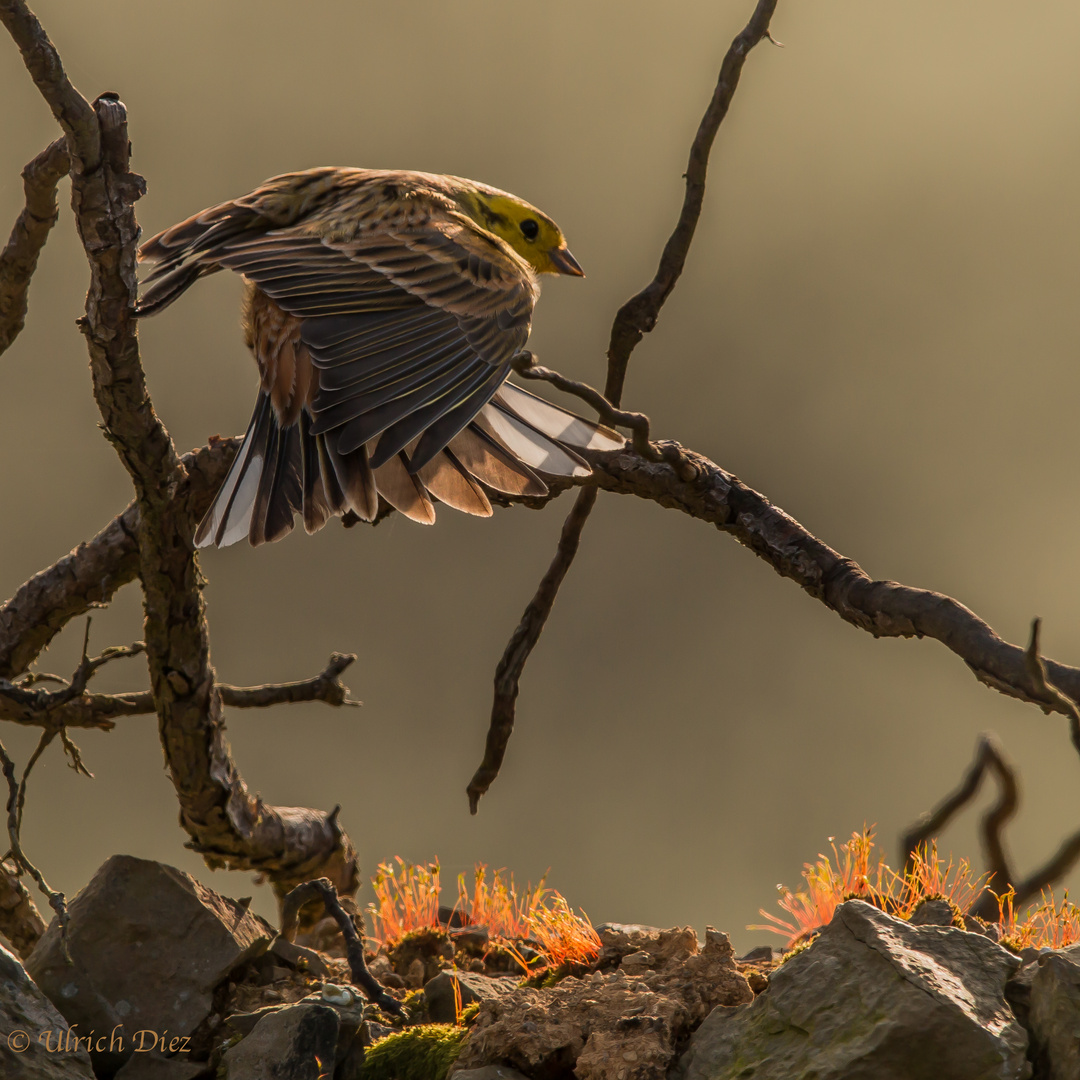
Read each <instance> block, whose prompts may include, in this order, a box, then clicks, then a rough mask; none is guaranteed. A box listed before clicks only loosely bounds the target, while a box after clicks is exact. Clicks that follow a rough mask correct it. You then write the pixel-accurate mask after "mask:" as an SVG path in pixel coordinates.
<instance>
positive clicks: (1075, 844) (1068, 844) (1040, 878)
mask: <svg viewBox="0 0 1080 1080" xmlns="http://www.w3.org/2000/svg"><path fill="white" fill-rule="evenodd" d="M1078 861H1080V831H1077V832H1075V833H1073V834H1072V835H1071V836H1070V837H1068V839H1066V840H1063V841H1062V843H1061V846H1060V847H1059V848H1058V849H1057V851H1055V852H1054V854H1053V855H1052V856H1051V857H1050V858H1049V859H1048V860H1047V861H1046V862H1045V863H1044V864H1043V865H1042V866H1040V867H1039V869H1038V870H1034V871H1032V873H1031V874H1029V875H1028V876H1027V877H1026V878H1024V880H1023V881H1021V882H1020V884H1019V885H1017V886H1016V896H1015V897H1014V899H1013V902H1014V903H1016V904H1023V903H1026V902H1027V901H1028V900H1030V899H1031V898H1032V897H1033V896H1037V895H1038V894H1039V893H1041V892H1042V891H1043V889H1046V888H1049V887H1050V886H1052V885H1055V884H1056V883H1057V882H1059V881H1060V880H1061V879H1062V878H1063V877H1064V876H1065V875H1066V874H1067V873H1069V871H1070V870H1072V868H1073V867H1074V866H1075V865H1076V864H1077V862H1078ZM995 906H996V905H995ZM976 914H981V912H976ZM983 917H984V918H985V917H986V916H983Z"/></svg>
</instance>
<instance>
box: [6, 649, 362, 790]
mask: <svg viewBox="0 0 1080 1080" xmlns="http://www.w3.org/2000/svg"><path fill="white" fill-rule="evenodd" d="M138 644H139V645H141V644H142V643H141V642H139V643H138ZM140 651H141V650H140ZM121 654H123V655H134V654H133V653H128V652H126V650H108V651H107V653H106V654H105V655H104V658H105V659H115V658H117V657H118V656H120V655H121ZM96 659H98V660H100V659H102V657H98V658H96ZM355 660H356V656H355V655H354V654H352V653H333V654H332V655H331V657H330V662H329V663H328V664H327V666H326V668H325V669H324V670H323V671H321V672H320V673H319V674H318V675H315V676H313V677H312V678H310V679H299V680H297V681H296V682H287V683H265V684H264V685H262V686H229V685H228V684H227V683H218V684H217V690H218V693H219V694H220V695H221V702H222V704H223V705H227V706H229V707H230V708H233V709H265V708H268V707H269V706H271V705H295V704H298V703H299V702H305V701H321V702H323V703H324V704H326V705H331V706H334V707H339V706H351V707H358V706H360V705H361V704H362V703H361V702H359V701H357V700H355V699H354V698H352V697H350V695H349V688H348V686H346V685H345V683H343V682H342V681H341V674H342V672H344V671H345V669H346V668H347V667H348V666H349V665H350V664H352V663H353V661H355ZM91 663H93V661H91ZM49 679H50V681H54V680H55V681H57V682H60V683H61V684H62V685H63V687H64V690H62V691H55V692H54V693H52V694H51V695H50V694H45V693H43V692H42V691H40V690H39V691H32V690H30V689H28V688H29V687H30V686H32V685H33V684H34V682H35V681H37V680H35V679H33V678H31V677H24V678H22V679H20V680H19V681H18V682H17V683H11V682H8V681H7V680H6V679H0V720H10V721H12V722H14V723H17V724H22V725H24V726H27V727H44V728H47V729H48V730H50V731H54V732H55V731H59V732H61V735H62V738H63V740H64V749H65V750H66V751H67V753H68V755H69V757H70V758H71V764H72V768H74V769H76V770H77V771H79V772H83V773H84V775H89V774H88V773H86V772H85V768H84V766H83V765H82V761H81V758H79V756H78V747H76V746H75V744H74V743H72V742H71V740H70V738H69V737H68V736H67V734H66V729H67V728H94V729H97V730H99V731H111V730H112V729H113V727H115V726H116V725H115V723H114V721H115V720H116V719H117V718H118V717H123V716H146V715H148V714H150V713H152V712H154V711H155V707H154V695H153V694H151V693H150V691H149V690H143V691H138V692H130V693H124V694H90V693H87V692H86V691H85V690H84V691H83V693H81V694H79V695H77V696H76V697H73V698H70V699H69V700H64V699H65V698H68V697H69V690H70V684H69V682H68V680H66V679H59V678H58V677H57V676H50V677H49Z"/></svg>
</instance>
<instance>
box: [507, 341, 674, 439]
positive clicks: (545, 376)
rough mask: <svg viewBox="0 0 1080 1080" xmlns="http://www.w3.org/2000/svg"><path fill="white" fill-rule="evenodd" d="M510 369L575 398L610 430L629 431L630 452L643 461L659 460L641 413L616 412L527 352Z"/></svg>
mask: <svg viewBox="0 0 1080 1080" xmlns="http://www.w3.org/2000/svg"><path fill="white" fill-rule="evenodd" d="M513 368H514V371H516V372H517V373H518V374H519V375H520V376H521V377H522V378H524V379H538V380H540V381H542V382H546V383H550V384H551V385H552V386H554V387H555V389H556V390H561V391H562V392H563V393H564V394H573V395H574V396H575V397H579V398H581V400H582V401H584V402H585V403H586V404H587V405H588V406H589V408H591V409H593V410H594V411H595V412H596V414H597V416H599V417H600V419H601V421H603V423H605V424H608V425H609V426H611V427H623V428H629V429H630V431H632V432H633V436H634V437H633V446H634V450H635V451H637V453H639V454H640V455H641V456H642V457H643V458H645V460H646V461H660V460H661V458H660V454H659V452H658V451H657V449H656V447H655V446H653V445H652V443H651V442H649V418H648V417H647V416H646V415H645V414H644V413H637V412H626V411H624V410H623V409H617V408H616V407H615V406H614V405H612V404H611V402H610V401H608V399H607V398H606V397H604V395H603V394H601V393H600V391H599V390H595V389H593V387H591V386H589V384H588V383H583V382H578V381H577V380H576V379H568V378H567V377H566V376H565V375H562V374H560V373H559V372H558V371H553V370H552V369H551V368H546V367H540V365H539V364H537V363H536V354H535V353H532V352H530V351H529V350H528V349H522V351H521V352H519V353H518V354H517V355H516V356H515V357H514V360H513Z"/></svg>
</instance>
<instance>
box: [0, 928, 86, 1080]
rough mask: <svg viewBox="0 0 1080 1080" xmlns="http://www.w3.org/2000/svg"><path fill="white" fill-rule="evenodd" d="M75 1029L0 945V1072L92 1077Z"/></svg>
mask: <svg viewBox="0 0 1080 1080" xmlns="http://www.w3.org/2000/svg"><path fill="white" fill-rule="evenodd" d="M75 1034H77V1033H73V1032H71V1030H70V1029H69V1028H68V1024H67V1021H66V1020H65V1019H64V1018H63V1017H62V1016H61V1015H60V1014H59V1013H58V1012H57V1011H56V1009H55V1008H54V1007H53V1004H52V1002H50V1001H49V999H48V998H47V997H46V996H45V995H44V994H43V993H42V992H41V991H40V990H39V989H38V988H37V987H36V986H35V985H34V984H33V983H32V982H31V981H30V979H29V977H28V976H27V974H26V970H25V969H24V968H23V966H22V964H20V963H19V961H18V960H17V959H16V957H15V956H14V955H13V954H12V953H10V952H8V951H7V949H5V948H4V947H3V945H0V1076H2V1077H3V1078H4V1080H93V1076H94V1074H93V1072H92V1071H91V1069H90V1055H89V1054H87V1052H86V1050H85V1048H84V1046H83V1045H80V1044H79V1043H77V1042H76V1041H75ZM65 1046H70V1047H71V1049H65Z"/></svg>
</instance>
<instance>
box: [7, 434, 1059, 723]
mask: <svg viewBox="0 0 1080 1080" xmlns="http://www.w3.org/2000/svg"><path fill="white" fill-rule="evenodd" d="M237 441H238V440H229V441H225V440H221V441H218V442H216V443H215V444H214V445H212V446H209V447H205V448H204V449H203V450H201V451H199V452H198V453H197V454H196V455H194V458H195V460H197V461H199V462H200V467H201V468H203V469H204V470H205V472H206V475H208V476H214V475H220V476H223V475H224V472H225V470H226V469H227V467H228V463H229V461H231V459H232V455H233V454H234V453H235V447H236V442H237ZM656 446H657V449H658V450H659V451H660V455H661V460H660V461H647V460H645V459H643V458H641V457H640V456H639V455H637V454H636V453H634V451H633V449H632V448H631V447H629V446H628V447H625V448H623V449H621V450H612V451H606V452H603V453H592V452H588V451H586V456H587V457H588V458H589V462H590V464H591V465H592V468H593V473H592V476H590V477H588V478H585V479H582V480H575V481H570V480H566V479H554V478H553V479H552V480H551V481H550V482H549V486H550V488H551V492H550V494H549V495H548V496H546V497H544V498H543V499H537V498H534V497H531V496H529V497H526V498H523V499H520V500H516V501H520V502H523V503H527V504H528V505H530V506H533V507H539V506H543V505H545V504H546V503H547V502H550V501H551V500H552V499H554V498H555V497H557V496H558V495H559V494H561V493H562V492H563V491H565V490H566V489H567V488H568V487H574V486H593V485H595V486H598V487H600V488H602V489H603V490H605V491H610V492H612V493H614V494H617V495H626V496H629V497H632V498H638V499H644V500H646V501H648V502H654V503H656V504H657V505H659V506H663V507H665V508H667V509H669V510H675V511H677V512H679V513H682V514H686V515H687V516H688V517H692V518H696V519H697V520H699V521H703V522H706V523H708V524H710V525H712V526H714V527H715V528H717V529H719V530H720V531H721V532H725V533H727V534H728V535H730V536H732V537H734V538H735V539H736V540H738V542H739V543H740V544H742V545H743V546H745V547H747V548H749V549H750V550H751V551H752V552H753V553H754V554H755V555H757V556H758V557H759V558H761V559H763V560H764V561H765V562H767V563H768V564H769V565H770V566H771V567H772V568H773V569H774V570H775V571H776V572H777V573H778V574H779V575H780V576H781V577H785V578H789V579H790V580H792V581H794V582H795V583H796V584H797V585H798V586H799V587H800V588H802V589H803V590H805V591H806V592H807V593H808V594H809V595H810V596H812V597H814V599H816V600H819V601H821V603H823V604H825V606H826V607H828V608H830V609H831V610H832V611H834V612H836V614H838V615H839V616H840V618H842V619H843V620H844V621H845V622H847V623H850V624H851V625H852V626H855V627H857V628H858V629H860V630H865V631H866V632H867V633H870V634H873V635H874V636H875V637H929V638H934V639H935V640H937V641H940V642H941V643H942V644H943V645H945V646H946V648H948V649H949V650H950V651H951V652H953V653H955V654H956V655H957V656H958V657H960V659H962V660H963V661H964V662H965V663H966V664H967V665H968V667H969V668H970V669H971V671H972V672H973V673H974V674H975V676H976V678H978V679H979V680H980V681H981V682H983V683H985V684H986V685H987V686H991V687H993V688H994V689H995V690H999V691H1000V692H1001V693H1003V694H1008V695H1009V696H1011V697H1015V698H1019V699H1020V700H1022V701H1027V702H1031V703H1034V704H1036V705H1038V706H1039V707H1040V708H1041V709H1043V710H1044V711H1045V712H1048V713H1049V712H1060V713H1061V714H1062V715H1065V716H1068V715H1069V713H1068V710H1067V708H1066V707H1065V706H1064V705H1063V704H1062V703H1061V700H1060V698H1059V696H1058V694H1055V693H1047V692H1046V690H1045V689H1044V688H1043V687H1042V685H1041V684H1039V683H1037V682H1036V681H1035V680H1033V679H1032V678H1031V673H1030V665H1029V661H1028V659H1027V649H1025V648H1024V647H1023V646H1020V645H1013V644H1010V643H1009V642H1007V641H1004V640H1002V639H1001V638H1000V637H999V636H998V635H997V634H996V633H995V632H994V630H993V629H992V628H991V627H990V626H988V625H987V623H985V622H984V621H983V620H982V619H980V618H979V617H978V616H977V615H976V614H975V613H974V612H972V611H971V610H970V609H968V608H966V607H965V606H964V605H963V604H961V603H960V602H959V601H957V600H954V599H953V598H952V597H950V596H946V595H944V594H943V593H938V592H931V591H930V590H928V589H919V588H915V587H913V586H909V585H902V584H900V583H899V582H896V581H885V580H878V579H874V578H871V577H870V575H869V574H867V573H866V571H864V570H863V569H862V567H861V566H859V564H858V563H857V562H855V560H853V559H849V558H847V557H845V556H843V555H841V554H840V553H839V552H837V551H835V550H833V548H831V547H829V546H828V544H826V543H825V542H824V541H823V540H819V539H818V538H817V537H816V536H814V535H813V533H811V532H809V531H808V530H807V529H805V528H804V527H803V526H802V525H800V524H799V522H797V521H796V520H795V519H794V518H793V517H791V516H790V515H789V514H786V513H785V512H784V511H783V510H781V509H780V508H779V507H777V506H774V505H773V504H772V503H771V502H770V501H769V500H768V498H767V497H766V496H764V495H762V494H761V493H760V492H758V491H755V490H754V489H753V488H750V487H748V486H747V485H746V484H744V483H743V482H742V481H741V480H740V479H739V478H738V477H737V476H735V475H734V474H733V473H730V472H727V471H726V470H725V469H723V468H721V467H720V466H719V465H717V464H716V463H715V462H713V461H710V460H709V459H708V458H706V457H704V456H703V455H701V454H698V453H696V452H695V451H693V450H687V449H686V448H684V447H681V446H679V445H678V444H676V443H670V442H660V443H657V444H656ZM185 490H186V491H187V492H188V495H189V498H190V499H191V500H192V502H193V503H194V504H195V505H197V506H199V507H203V508H205V506H206V499H207V496H206V493H205V491H204V490H203V488H202V487H201V486H197V487H195V488H187V489H184V488H183V487H181V488H180V489H178V499H179V493H182V492H184V491H185ZM489 497H490V498H491V501H492V503H493V504H496V505H503V506H505V505H510V504H512V503H513V502H514V501H515V500H513V499H509V498H506V497H505V496H504V497H499V496H498V494H497V493H495V492H491V493H489ZM127 513H128V511H125V514H127ZM175 513H176V514H177V516H178V518H179V517H180V516H183V517H184V519H185V520H186V521H187V522H188V523H189V525H188V529H189V531H188V533H187V534H186V535H187V536H188V537H190V536H191V533H192V532H193V531H194V525H193V524H191V522H193V521H194V520H195V519H196V518H197V517H198V516H199V515H198V513H192V512H191V511H190V507H188V506H185V505H182V504H180V503H179V502H178V505H177V506H176V508H175ZM119 521H120V519H119V518H118V519H116V520H114V521H113V522H112V524H110V525H109V526H107V527H106V529H104V530H103V531H102V533H100V534H99V536H105V535H106V534H110V535H111V534H112V532H113V530H114V529H118V528H119V525H118V523H119ZM130 550H131V549H129V548H126V547H125V546H124V545H123V544H121V543H115V544H102V545H100V546H93V545H92V544H89V545H82V546H80V547H78V548H76V549H75V550H74V551H73V552H71V554H70V555H68V556H67V557H66V558H65V559H64V560H62V564H63V566H62V569H61V568H60V567H61V564H57V565H56V566H55V567H50V568H49V569H48V570H45V571H43V572H42V574H40V575H37V576H36V579H44V580H39V585H40V586H41V587H42V588H45V589H47V591H48V594H49V595H50V596H51V597H52V598H53V600H54V601H55V603H56V604H57V605H58V606H59V607H61V608H68V607H71V608H74V607H76V606H78V605H80V604H81V605H82V606H81V607H80V611H79V612H78V613H81V612H84V611H85V610H86V602H85V601H84V600H83V599H81V598H82V597H83V595H84V586H85V583H86V581H87V580H88V578H89V574H88V573H87V571H86V567H85V566H84V563H89V564H90V565H92V566H93V569H94V573H95V574H96V575H97V577H98V580H99V581H100V582H101V583H103V585H104V586H105V587H107V588H108V589H109V590H111V591H115V589H116V588H119V585H120V584H122V583H123V582H124V581H129V580H131V578H130V577H128V576H127V575H128V573H129V570H128V558H129V556H130ZM26 589H27V587H26V586H23V588H22V589H20V590H19V592H18V593H17V594H16V596H17V597H23V598H25V592H26ZM69 590H70V594H69ZM12 603H14V599H13V600H11V601H8V604H7V605H3V606H0V627H3V626H4V625H5V618H6V615H7V607H8V605H10V604H12ZM17 621H18V623H19V625H23V626H24V629H26V628H25V625H24V624H23V623H22V621H21V620H17ZM66 621H67V620H66V619H63V620H60V625H63V623H64V622H66ZM59 628H60V626H59V625H58V626H57V627H56V629H57V630H58V629H59ZM3 637H4V635H3V633H2V632H0V639H2V638H3ZM5 650H6V652H5ZM25 651H26V650H25V649H21V648H19V647H15V648H12V646H11V643H10V642H4V643H3V648H2V649H0V656H2V655H10V654H12V653H15V652H25ZM1042 662H1043V665H1044V669H1045V673H1046V680H1047V685H1048V686H1050V687H1053V688H1055V689H1056V690H1057V691H1058V692H1059V693H1060V694H1063V695H1065V696H1066V697H1068V698H1069V699H1072V700H1077V699H1080V667H1071V666H1069V665H1067V664H1062V663H1059V662H1057V661H1055V660H1050V659H1046V658H1043V661H1042Z"/></svg>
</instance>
